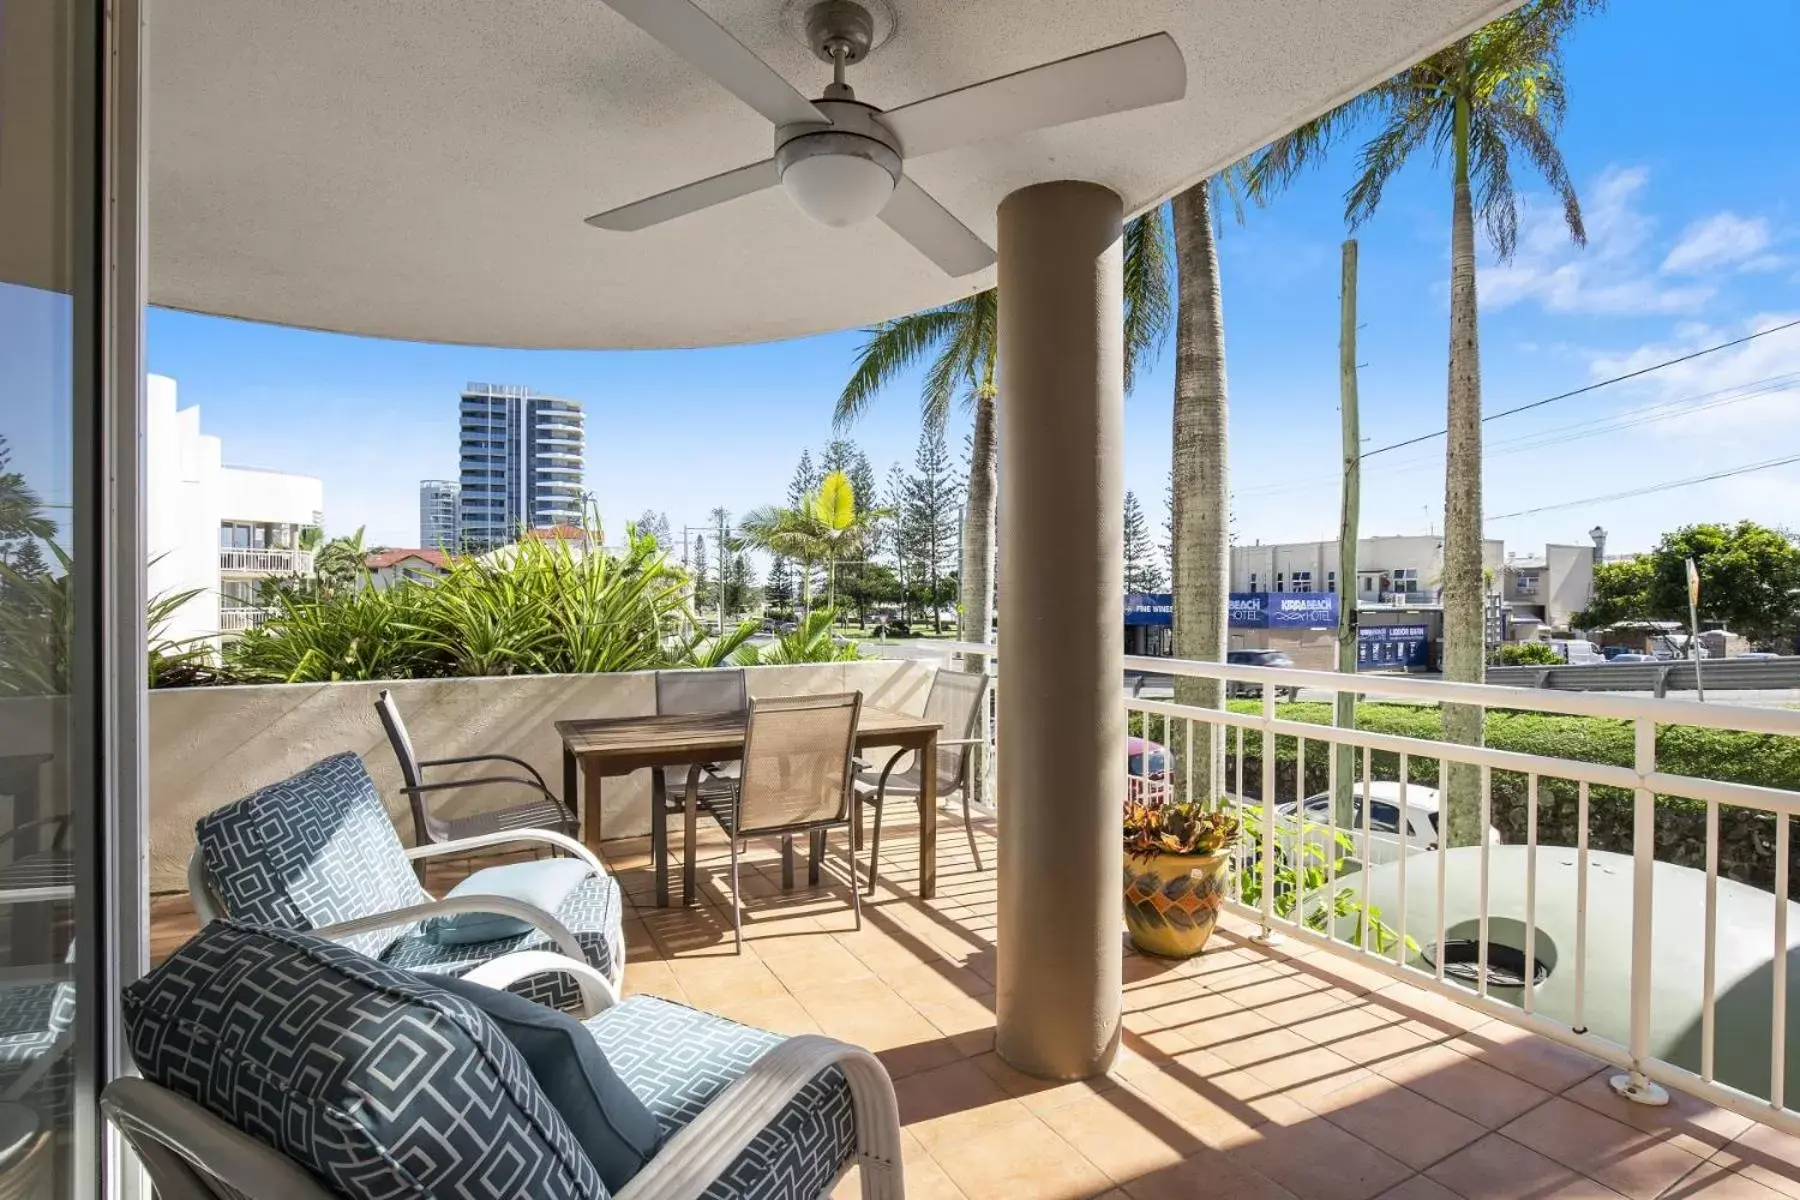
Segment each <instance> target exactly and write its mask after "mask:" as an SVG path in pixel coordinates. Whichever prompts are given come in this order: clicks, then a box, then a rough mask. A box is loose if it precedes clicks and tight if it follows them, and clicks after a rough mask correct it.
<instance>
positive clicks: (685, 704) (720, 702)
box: [650, 667, 750, 907]
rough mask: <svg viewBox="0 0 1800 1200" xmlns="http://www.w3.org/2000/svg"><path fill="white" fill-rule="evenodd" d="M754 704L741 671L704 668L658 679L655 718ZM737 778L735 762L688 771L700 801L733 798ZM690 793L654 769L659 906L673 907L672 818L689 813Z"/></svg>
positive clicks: (686, 884)
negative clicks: (671, 787)
mask: <svg viewBox="0 0 1800 1200" xmlns="http://www.w3.org/2000/svg"><path fill="white" fill-rule="evenodd" d="M749 703H750V698H749V690H748V686H747V683H746V680H745V676H744V669H743V668H742V667H703V668H697V669H693V670H684V671H658V672H657V673H656V712H657V715H658V716H690V715H695V714H700V713H721V712H735V713H741V712H743V711H744V710H745V709H746V708H747V707H748V706H749ZM737 776H738V764H737V763H736V762H735V761H734V762H709V763H696V764H694V765H693V766H692V767H690V768H688V771H687V780H686V784H687V787H692V788H693V789H694V791H695V792H696V794H697V796H698V797H704V798H714V799H716V798H718V797H721V796H726V795H729V794H730V793H731V789H732V787H733V786H734V785H735V781H736V779H737ZM687 787H683V788H681V789H679V790H677V791H673V792H672V791H670V790H669V778H668V769H667V768H666V767H654V768H652V769H651V772H650V855H651V860H652V865H653V870H654V875H655V881H656V903H657V905H658V907H666V906H667V905H668V903H669V816H670V815H671V814H674V813H685V812H686V810H687V801H686V795H687ZM694 833H695V830H694V827H693V826H692V825H691V824H690V825H688V826H686V829H685V837H686V838H687V840H688V841H690V842H691V841H692V840H693V838H694ZM683 888H684V891H685V893H686V895H685V897H684V901H685V903H688V904H692V903H693V902H694V898H693V897H694V879H693V873H692V872H691V871H690V872H688V873H687V875H686V877H685V878H684V879H683Z"/></svg>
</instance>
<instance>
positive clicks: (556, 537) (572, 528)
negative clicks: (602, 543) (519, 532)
mask: <svg viewBox="0 0 1800 1200" xmlns="http://www.w3.org/2000/svg"><path fill="white" fill-rule="evenodd" d="M525 536H526V537H528V538H536V539H537V540H538V541H540V542H585V541H587V530H585V529H583V528H581V527H580V526H579V525H544V526H540V527H539V528H537V529H527V530H526V531H525Z"/></svg>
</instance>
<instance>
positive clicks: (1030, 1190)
mask: <svg viewBox="0 0 1800 1200" xmlns="http://www.w3.org/2000/svg"><path fill="white" fill-rule="evenodd" d="M931 1153H932V1157H933V1158H934V1159H936V1160H937V1163H938V1165H939V1166H940V1167H942V1168H943V1169H944V1173H945V1174H946V1175H948V1176H949V1177H950V1180H951V1182H953V1183H954V1184H956V1186H957V1187H959V1188H961V1189H962V1190H963V1192H964V1193H965V1194H967V1195H969V1196H972V1197H999V1196H1009V1197H1010V1196H1020V1197H1024V1196H1029V1197H1032V1200H1078V1198H1079V1200H1086V1198H1087V1197H1090V1196H1095V1195H1098V1194H1099V1193H1101V1192H1104V1191H1106V1190H1107V1188H1108V1187H1110V1186H1111V1181H1110V1180H1108V1179H1107V1177H1106V1175H1105V1174H1104V1173H1103V1172H1102V1171H1101V1170H1100V1168H1099V1167H1097V1166H1095V1165H1094V1164H1093V1163H1091V1162H1089V1161H1088V1160H1087V1159H1086V1158H1085V1157H1083V1156H1082V1155H1081V1153H1080V1152H1078V1151H1077V1150H1076V1149H1075V1148H1074V1147H1073V1146H1071V1145H1069V1143H1067V1142H1065V1141H1064V1140H1063V1139H1062V1138H1061V1137H1060V1136H1058V1135H1057V1133H1056V1132H1055V1131H1054V1130H1052V1129H1051V1128H1050V1127H1049V1126H1047V1125H1045V1124H1044V1123H1043V1122H1041V1121H1039V1120H1038V1119H1037V1118H1036V1117H1034V1116H1032V1115H1031V1114H1030V1113H1026V1112H1023V1110H1021V1113H1020V1115H1019V1117H1017V1118H1015V1119H1013V1120H1011V1121H1008V1122H1007V1123H1006V1124H1004V1125H1003V1126H1000V1127H997V1128H995V1129H994V1130H993V1131H992V1135H991V1136H985V1137H979V1138H965V1139H962V1140H959V1141H955V1142H951V1143H949V1144H947V1145H939V1146H934V1147H932V1152H931Z"/></svg>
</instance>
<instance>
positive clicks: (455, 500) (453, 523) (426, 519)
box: [419, 479, 462, 550]
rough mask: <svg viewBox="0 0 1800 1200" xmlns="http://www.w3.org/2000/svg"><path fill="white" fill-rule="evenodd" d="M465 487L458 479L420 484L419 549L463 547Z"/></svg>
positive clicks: (431, 480) (437, 480) (424, 480)
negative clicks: (463, 492) (463, 488)
mask: <svg viewBox="0 0 1800 1200" xmlns="http://www.w3.org/2000/svg"><path fill="white" fill-rule="evenodd" d="M461 507H462V484H460V483H458V482H457V481H456V480H454V479H422V480H420V481H419V545H420V546H421V547H423V548H424V549H427V550H455V549H457V548H458V547H460V546H461V545H462V513H461V511H460V509H461Z"/></svg>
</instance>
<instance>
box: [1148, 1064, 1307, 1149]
mask: <svg viewBox="0 0 1800 1200" xmlns="http://www.w3.org/2000/svg"><path fill="white" fill-rule="evenodd" d="M1121 1086H1123V1087H1125V1088H1127V1089H1129V1090H1130V1091H1131V1092H1133V1093H1134V1094H1136V1095H1138V1096H1141V1097H1143V1098H1144V1099H1145V1100H1146V1101H1148V1102H1149V1103H1150V1104H1151V1105H1152V1106H1153V1107H1154V1108H1155V1109H1156V1110H1157V1111H1159V1112H1161V1113H1162V1114H1163V1115H1165V1116H1167V1117H1169V1118H1171V1119H1173V1120H1175V1121H1177V1122H1179V1123H1181V1124H1182V1125H1184V1126H1186V1127H1187V1128H1188V1129H1191V1130H1193V1131H1194V1133H1195V1134H1196V1135H1197V1136H1198V1137H1199V1138H1200V1140H1201V1141H1203V1142H1205V1143H1206V1144H1207V1145H1209V1146H1212V1147H1213V1148H1215V1149H1228V1148H1230V1147H1232V1146H1236V1145H1240V1144H1242V1143H1243V1142H1245V1141H1248V1140H1250V1139H1251V1138H1253V1137H1254V1136H1255V1132H1256V1130H1257V1129H1259V1128H1261V1127H1262V1126H1263V1125H1265V1124H1267V1123H1268V1122H1269V1121H1270V1120H1271V1113H1272V1112H1276V1111H1279V1112H1281V1113H1283V1114H1285V1113H1286V1110H1285V1109H1281V1108H1280V1103H1288V1104H1291V1103H1292V1102H1291V1101H1287V1102H1282V1101H1281V1098H1280V1097H1266V1098H1264V1099H1262V1100H1245V1099H1242V1098H1240V1097H1238V1096H1234V1095H1232V1094H1230V1092H1228V1091H1226V1090H1225V1088H1224V1087H1223V1086H1221V1084H1220V1083H1219V1082H1218V1081H1217V1080H1216V1079H1214V1080H1209V1079H1207V1078H1206V1076H1205V1075H1204V1074H1203V1073H1201V1072H1197V1071H1196V1072H1189V1071H1183V1070H1180V1069H1177V1070H1175V1071H1160V1070H1153V1071H1149V1072H1146V1073H1143V1074H1133V1075H1131V1076H1129V1077H1127V1078H1125V1079H1124V1080H1123V1081H1122V1083H1121ZM1293 1107H1295V1108H1298V1107H1299V1106H1298V1105H1293ZM1302 1111H1304V1110H1302Z"/></svg>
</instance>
